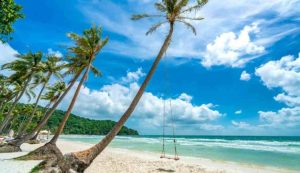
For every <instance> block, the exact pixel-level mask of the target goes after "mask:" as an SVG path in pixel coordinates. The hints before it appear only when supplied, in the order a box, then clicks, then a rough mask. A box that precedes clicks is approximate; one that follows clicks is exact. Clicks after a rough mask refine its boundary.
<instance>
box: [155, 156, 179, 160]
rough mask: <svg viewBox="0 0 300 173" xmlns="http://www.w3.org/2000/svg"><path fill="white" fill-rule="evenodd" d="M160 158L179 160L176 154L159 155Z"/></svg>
mask: <svg viewBox="0 0 300 173" xmlns="http://www.w3.org/2000/svg"><path fill="white" fill-rule="evenodd" d="M160 158H161V159H169V160H175V161H177V160H180V159H179V157H178V156H175V157H169V156H165V155H161V156H160Z"/></svg>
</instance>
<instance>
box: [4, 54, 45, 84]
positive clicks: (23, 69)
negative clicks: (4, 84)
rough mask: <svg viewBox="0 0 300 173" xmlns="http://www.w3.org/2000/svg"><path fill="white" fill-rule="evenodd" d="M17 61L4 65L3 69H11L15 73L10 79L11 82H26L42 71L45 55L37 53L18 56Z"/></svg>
mask: <svg viewBox="0 0 300 173" xmlns="http://www.w3.org/2000/svg"><path fill="white" fill-rule="evenodd" d="M16 57H17V60H15V61H13V62H10V63H7V64H4V65H3V66H2V70H3V69H9V70H11V71H14V72H15V73H14V74H12V75H11V76H10V77H9V79H10V80H11V81H15V80H26V79H28V77H29V76H31V75H32V74H34V73H35V72H38V71H40V70H41V68H42V66H41V61H42V57H43V54H42V53H41V52H37V53H32V52H30V53H27V54H20V55H16Z"/></svg>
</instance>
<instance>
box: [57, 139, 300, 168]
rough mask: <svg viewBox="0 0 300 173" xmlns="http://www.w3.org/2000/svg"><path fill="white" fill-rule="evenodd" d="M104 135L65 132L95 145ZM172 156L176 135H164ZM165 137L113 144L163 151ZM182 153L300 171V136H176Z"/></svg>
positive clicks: (126, 140)
mask: <svg viewBox="0 0 300 173" xmlns="http://www.w3.org/2000/svg"><path fill="white" fill-rule="evenodd" d="M102 138H103V136H93V135H89V136H85V135H62V136H61V137H60V139H62V140H67V141H77V142H85V143H90V144H96V143H97V142H98V141H99V140H101V139H102ZM164 141H165V142H164V143H165V151H166V153H167V155H168V156H169V157H173V156H174V154H175V152H174V150H175V145H174V138H173V137H172V136H166V137H165V140H164ZM162 146H163V138H162V136H156V135H140V136H117V137H116V138H115V139H114V141H113V142H112V143H111V144H110V147H115V148H123V149H129V150H136V151H148V152H154V153H157V155H158V157H159V156H160V153H161V152H162V148H163V147H162ZM176 149H177V152H178V154H179V156H191V157H201V158H207V159H211V160H218V161H230V162H237V163H243V164H251V165H257V166H268V167H276V168H281V169H288V170H294V171H299V172H300V136H299V137H290V136H176Z"/></svg>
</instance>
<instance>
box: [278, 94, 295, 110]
mask: <svg viewBox="0 0 300 173" xmlns="http://www.w3.org/2000/svg"><path fill="white" fill-rule="evenodd" d="M274 99H275V100H276V101H278V102H282V103H285V104H286V105H288V106H290V107H293V106H300V96H290V95H286V94H283V93H281V94H278V95H277V96H276V97H274Z"/></svg>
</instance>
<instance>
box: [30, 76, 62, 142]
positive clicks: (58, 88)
mask: <svg viewBox="0 0 300 173" xmlns="http://www.w3.org/2000/svg"><path fill="white" fill-rule="evenodd" d="M47 90H48V91H47V92H46V93H45V94H44V95H43V96H42V97H41V99H42V100H47V101H48V104H47V105H46V106H45V112H44V115H43V116H42V119H45V118H47V117H46V114H47V112H48V110H49V108H50V106H51V105H52V104H54V103H55V102H56V101H57V100H58V99H59V97H60V96H61V94H62V93H63V92H64V91H65V90H66V84H65V82H63V81H59V82H57V83H55V84H54V85H53V86H51V87H47ZM42 128H43V127H42ZM42 128H40V129H38V130H37V132H36V134H35V136H34V137H33V138H31V140H36V139H37V137H38V135H39V133H40V131H41V130H42Z"/></svg>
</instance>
